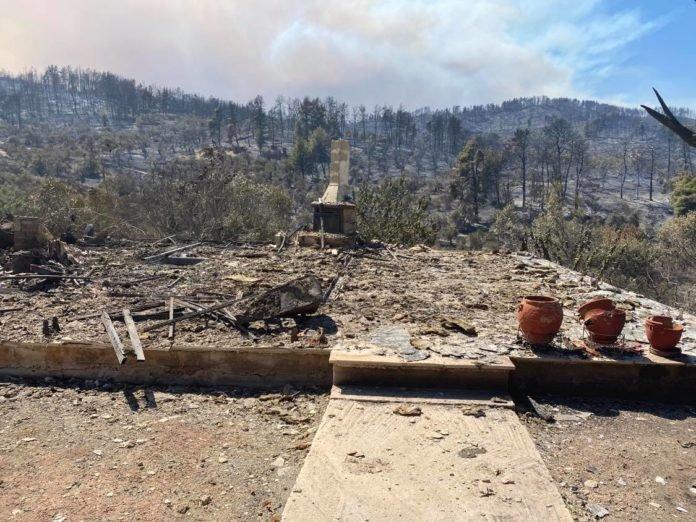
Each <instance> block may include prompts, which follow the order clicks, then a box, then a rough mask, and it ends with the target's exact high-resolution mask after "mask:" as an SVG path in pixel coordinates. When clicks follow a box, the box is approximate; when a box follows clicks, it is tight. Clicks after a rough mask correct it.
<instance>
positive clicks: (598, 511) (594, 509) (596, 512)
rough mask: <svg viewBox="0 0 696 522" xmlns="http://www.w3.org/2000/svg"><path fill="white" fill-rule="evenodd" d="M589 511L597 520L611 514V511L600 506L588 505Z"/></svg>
mask: <svg viewBox="0 0 696 522" xmlns="http://www.w3.org/2000/svg"><path fill="white" fill-rule="evenodd" d="M587 511H589V512H590V514H591V515H592V516H594V517H595V518H604V517H606V516H607V515H608V514H609V510H608V509H607V508H605V507H604V506H600V505H599V504H587Z"/></svg>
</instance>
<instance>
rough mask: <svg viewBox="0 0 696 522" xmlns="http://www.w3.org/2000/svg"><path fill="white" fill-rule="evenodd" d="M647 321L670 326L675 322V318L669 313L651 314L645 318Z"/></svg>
mask: <svg viewBox="0 0 696 522" xmlns="http://www.w3.org/2000/svg"><path fill="white" fill-rule="evenodd" d="M645 322H646V323H652V324H656V325H661V326H666V327H668V328H669V327H670V326H672V325H673V324H675V323H674V319H672V317H671V316H669V315H651V316H649V317H648V318H647V319H646V320H645Z"/></svg>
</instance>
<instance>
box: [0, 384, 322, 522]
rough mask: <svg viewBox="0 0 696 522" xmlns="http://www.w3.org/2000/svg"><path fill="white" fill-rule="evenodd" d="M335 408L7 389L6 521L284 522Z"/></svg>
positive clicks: (3, 390)
mask: <svg viewBox="0 0 696 522" xmlns="http://www.w3.org/2000/svg"><path fill="white" fill-rule="evenodd" d="M327 402H328V397H327V395H325V394H322V393H320V392H316V391H312V390H304V391H301V392H297V391H294V390H290V389H285V390H281V391H278V392H271V393H269V392H259V391H252V390H246V389H226V390H203V391H200V390H198V391H194V390H187V389H182V388H168V389H164V388H140V387H124V386H118V385H111V384H104V383H98V382H94V381H92V382H90V381H86V382H80V381H70V382H58V381H51V380H50V379H49V380H48V381H47V382H45V381H42V382H35V383H27V382H22V381H15V382H12V381H4V382H2V383H0V403H1V405H0V518H1V519H2V520H20V521H21V520H31V521H34V520H53V521H56V522H57V521H72V520H148V521H150V520H177V519H185V520H252V519H261V520H275V519H279V517H280V514H281V513H282V509H283V505H284V503H285V501H286V500H287V498H288V496H289V494H290V491H291V489H292V485H293V483H294V482H295V478H296V476H297V473H298V472H299V469H300V467H301V465H302V462H303V460H304V457H305V454H306V452H307V448H308V447H309V444H310V443H311V440H312V438H313V434H314V431H315V429H316V427H317V425H318V422H319V420H320V419H321V416H322V414H323V411H324V408H325V407H326V404H327Z"/></svg>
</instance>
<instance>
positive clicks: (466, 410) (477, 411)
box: [461, 405, 486, 418]
mask: <svg viewBox="0 0 696 522" xmlns="http://www.w3.org/2000/svg"><path fill="white" fill-rule="evenodd" d="M461 410H462V413H463V414H464V415H467V416H470V417H476V418H481V417H485V416H486V410H484V409H483V408H481V407H479V406H470V405H465V406H462V408H461Z"/></svg>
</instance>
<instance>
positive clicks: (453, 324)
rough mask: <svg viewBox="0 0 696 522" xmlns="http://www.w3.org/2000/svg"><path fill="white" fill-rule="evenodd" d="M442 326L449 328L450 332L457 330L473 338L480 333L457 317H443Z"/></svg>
mask: <svg viewBox="0 0 696 522" xmlns="http://www.w3.org/2000/svg"><path fill="white" fill-rule="evenodd" d="M441 324H442V326H444V327H445V328H448V329H449V330H455V331H458V332H461V333H463V334H464V335H469V336H471V337H476V336H477V335H478V333H477V332H476V327H475V326H474V325H472V324H469V323H467V322H465V321H463V320H461V319H457V318H456V317H443V318H442V321H441Z"/></svg>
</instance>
